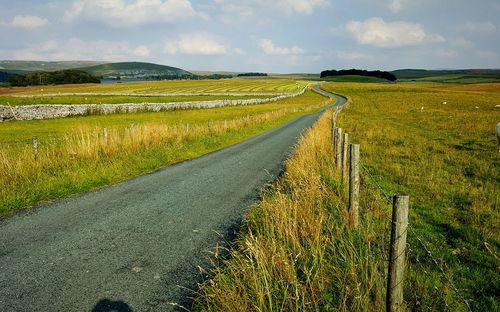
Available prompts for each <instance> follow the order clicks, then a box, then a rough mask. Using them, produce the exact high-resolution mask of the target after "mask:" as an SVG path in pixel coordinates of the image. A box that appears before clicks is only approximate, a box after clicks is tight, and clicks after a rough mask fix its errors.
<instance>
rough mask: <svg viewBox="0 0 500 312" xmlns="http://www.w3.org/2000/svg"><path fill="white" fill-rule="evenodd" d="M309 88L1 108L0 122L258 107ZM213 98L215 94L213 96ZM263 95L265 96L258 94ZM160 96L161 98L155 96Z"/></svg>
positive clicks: (4, 106) (301, 92) (0, 106)
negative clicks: (231, 96)
mask: <svg viewBox="0 0 500 312" xmlns="http://www.w3.org/2000/svg"><path fill="white" fill-rule="evenodd" d="M305 90H306V88H304V89H302V91H300V92H297V93H288V94H281V95H278V96H275V97H272V98H265V99H240V100H213V101H191V102H175V103H147V102H145V103H123V104H78V105H72V104H39V105H24V106H6V105H0V121H8V120H32V119H48V118H62V117H69V116H77V115H89V114H113V113H134V112H144V111H150V112H159V111H166V110H175V109H193V108H197V109H200V108H215V107H223V106H237V105H254V104H262V103H268V102H275V101H279V100H282V99H286V98H291V97H296V96H299V95H302V94H303V93H304V92H305ZM211 95H213V94H211ZM258 95H261V94H258ZM155 96H158V95H155Z"/></svg>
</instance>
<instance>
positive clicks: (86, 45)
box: [0, 38, 150, 61]
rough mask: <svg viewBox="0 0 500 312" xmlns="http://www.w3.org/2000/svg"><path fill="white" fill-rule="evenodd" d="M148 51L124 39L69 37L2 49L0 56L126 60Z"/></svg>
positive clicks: (37, 58) (11, 57)
mask: <svg viewBox="0 0 500 312" xmlns="http://www.w3.org/2000/svg"><path fill="white" fill-rule="evenodd" d="M149 52H150V51H149V49H148V48H147V47H146V46H143V45H139V46H132V45H130V44H129V43H128V42H124V41H119V42H116V41H104V40H98V41H83V40H81V39H78V38H71V39H69V40H66V41H55V40H50V41H45V42H42V43H39V44H35V45H32V46H30V47H27V48H24V49H18V50H3V51H0V58H6V59H13V60H35V61H36V60H40V61H42V60H43V61H70V60H109V61H128V60H131V59H136V58H144V57H148V56H149Z"/></svg>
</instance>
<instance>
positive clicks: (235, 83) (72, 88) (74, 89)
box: [0, 78, 307, 95]
mask: <svg viewBox="0 0 500 312" xmlns="http://www.w3.org/2000/svg"><path fill="white" fill-rule="evenodd" d="M306 85H307V82H303V81H296V80H291V79H244V78H232V79H220V80H170V81H152V82H151V81H150V82H138V83H117V84H82V85H61V86H42V87H40V86H37V87H19V88H16V87H15V88H0V95H8V94H44V93H45V94H47V93H58V92H61V93H78V92H98V93H104V92H113V93H120V92H122V93H137V94H144V93H193V94H197V93H231V92H233V93H242V92H245V93H247V92H248V93H252V92H253V93H259V92H271V93H282V92H298V91H300V90H302V89H303V88H304V87H305V86H306Z"/></svg>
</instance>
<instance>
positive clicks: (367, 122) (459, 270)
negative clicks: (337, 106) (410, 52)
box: [326, 84, 500, 311]
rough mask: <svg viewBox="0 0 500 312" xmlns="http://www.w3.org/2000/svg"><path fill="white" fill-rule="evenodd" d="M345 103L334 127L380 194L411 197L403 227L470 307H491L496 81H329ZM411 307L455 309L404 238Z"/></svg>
mask: <svg viewBox="0 0 500 312" xmlns="http://www.w3.org/2000/svg"><path fill="white" fill-rule="evenodd" d="M326 88H328V89H330V90H334V91H336V92H339V93H341V94H346V95H348V96H350V98H351V99H352V101H353V105H351V106H350V107H349V109H347V110H346V111H344V112H343V113H342V114H341V117H340V118H339V125H340V126H341V127H343V128H345V129H346V130H347V132H348V133H349V134H350V136H351V138H352V140H353V141H355V142H358V143H360V144H361V150H362V160H363V161H364V163H365V165H366V166H367V167H368V168H370V170H372V172H373V174H374V175H375V176H377V177H378V178H379V179H380V182H381V184H382V186H383V187H384V188H385V189H386V190H387V191H388V192H389V194H392V193H396V192H406V193H409V194H410V196H411V213H410V224H411V225H412V226H413V228H414V229H415V234H416V235H418V236H420V237H422V238H423V240H424V241H425V242H426V244H427V245H428V246H429V248H430V250H431V252H432V253H433V254H434V256H435V257H436V258H437V259H438V261H439V263H440V265H441V266H443V267H444V270H445V272H446V273H447V274H448V275H449V276H450V277H451V279H452V280H453V281H454V284H455V285H456V286H457V287H458V288H459V289H460V292H461V295H462V296H464V298H468V299H469V301H470V304H471V305H472V307H473V308H474V310H476V311H497V310H498V309H499V307H500V306H499V305H500V298H499V295H498V294H499V293H500V282H499V281H500V275H499V271H498V267H499V264H500V263H499V260H498V250H499V247H500V231H499V230H500V229H499V227H500V219H499V217H500V212H499V210H498V204H499V203H498V200H499V185H500V184H499V182H500V156H499V154H498V152H497V149H498V143H497V140H496V137H495V125H496V123H497V122H499V121H500V108H498V107H495V106H496V105H497V104H499V103H500V84H475V85H445V84H432V85H430V84H409V85H406V84H399V85H369V86H368V85H361V84H335V85H333V84H332V85H329V86H327V87H326ZM409 240H410V242H409V244H410V247H411V248H412V252H411V256H410V278H409V279H408V281H407V285H406V288H405V289H406V293H405V295H406V298H407V299H406V300H407V301H408V306H409V307H410V308H411V309H412V310H418V311H420V310H449V311H463V310H465V306H464V303H463V302H462V300H461V299H460V298H459V297H458V296H457V295H456V294H455V293H454V292H453V290H452V287H451V286H450V285H449V283H448V282H447V281H446V280H445V278H444V277H443V276H442V274H440V272H439V269H438V268H437V267H436V266H435V265H434V264H433V263H432V261H431V259H430V258H429V257H427V256H426V254H425V252H424V251H423V250H422V248H421V247H419V243H418V242H417V241H416V236H415V235H412V233H410V234H409Z"/></svg>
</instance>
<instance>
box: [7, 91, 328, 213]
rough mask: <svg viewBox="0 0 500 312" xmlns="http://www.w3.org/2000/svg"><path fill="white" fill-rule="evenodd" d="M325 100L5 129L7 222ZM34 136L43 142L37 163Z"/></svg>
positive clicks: (309, 96)
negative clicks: (50, 202)
mask: <svg viewBox="0 0 500 312" xmlns="http://www.w3.org/2000/svg"><path fill="white" fill-rule="evenodd" d="M325 101H327V99H326V98H325V97H323V96H320V95H318V94H316V93H314V92H312V91H308V92H306V93H305V94H304V95H303V96H300V97H296V98H290V99H285V100H281V101H277V102H272V103H268V104H259V105H250V106H239V107H223V108H215V109H205V110H179V111H170V112H160V113H138V114H116V115H105V116H103V115H101V116H99V115H95V116H86V117H74V118H63V119H51V120H34V121H13V122H6V123H2V124H0V171H1V172H2V175H0V216H1V215H7V214H10V213H12V212H14V211H16V210H19V209H22V208H26V207H30V206H32V205H35V204H37V203H40V202H43V201H47V200H52V199H56V198H61V197H65V196H68V195H71V194H75V193H79V192H84V191H88V190H91V189H93V188H96V187H100V186H103V185H107V184H112V183H116V182H119V181H122V180H124V179H127V178H130V177H133V176H136V175H139V174H143V173H146V172H150V171H152V170H155V169H158V168H160V167H162V166H166V165H169V164H172V163H175V162H179V161H181V160H185V159H189V158H193V157H197V156H200V155H203V154H205V153H208V152H211V151H214V150H216V149H219V148H221V147H224V146H227V145H230V144H232V143H236V142H238V141H241V140H243V139H245V138H248V137H250V136H252V135H255V134H258V133H260V132H263V131H265V130H268V129H271V128H273V127H276V126H278V125H280V124H282V123H284V122H286V121H288V120H290V119H292V118H294V117H297V116H299V115H302V114H305V113H308V112H313V111H317V110H318V109H319V108H320V107H323V106H324V105H326V102H325ZM131 123H133V124H134V126H133V127H131V126H130V125H131ZM103 128H107V130H108V141H107V142H106V141H105V140H104V137H103ZM32 136H37V137H38V140H39V151H38V159H37V160H34V155H33V151H32V147H31V145H30V141H31V137H32Z"/></svg>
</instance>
